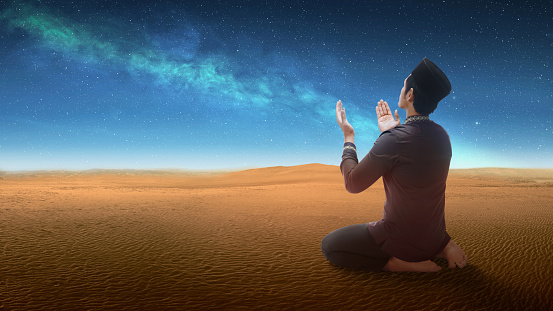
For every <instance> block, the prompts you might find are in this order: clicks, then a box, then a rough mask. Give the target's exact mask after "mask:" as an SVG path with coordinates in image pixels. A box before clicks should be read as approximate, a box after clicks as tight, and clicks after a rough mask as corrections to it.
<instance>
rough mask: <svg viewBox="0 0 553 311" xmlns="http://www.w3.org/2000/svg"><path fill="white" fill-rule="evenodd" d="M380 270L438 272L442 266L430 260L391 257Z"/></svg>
mask: <svg viewBox="0 0 553 311" xmlns="http://www.w3.org/2000/svg"><path fill="white" fill-rule="evenodd" d="M382 270H384V271H391V272H438V271H440V270H442V267H440V266H438V265H437V264H436V263H435V262H433V261H430V260H426V261H419V262H408V261H403V260H401V259H397V258H395V257H392V258H390V260H388V263H387V264H386V266H384V268H383V269H382Z"/></svg>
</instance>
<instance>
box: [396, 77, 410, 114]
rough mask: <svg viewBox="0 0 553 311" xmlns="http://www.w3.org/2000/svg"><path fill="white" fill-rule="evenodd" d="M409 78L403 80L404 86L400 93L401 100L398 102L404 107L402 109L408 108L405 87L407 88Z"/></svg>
mask: <svg viewBox="0 0 553 311" xmlns="http://www.w3.org/2000/svg"><path fill="white" fill-rule="evenodd" d="M409 76H411V75H409ZM409 76H407V78H409ZM407 78H405V80H403V88H402V89H401V94H399V102H398V104H397V105H398V106H399V108H402V109H406V108H407V104H408V102H407V99H406V98H405V89H406V88H407Z"/></svg>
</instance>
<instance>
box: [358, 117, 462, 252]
mask: <svg viewBox="0 0 553 311" xmlns="http://www.w3.org/2000/svg"><path fill="white" fill-rule="evenodd" d="M369 154H371V157H375V158H379V159H380V160H381V161H382V159H388V161H390V162H391V166H390V168H389V169H388V170H387V171H386V172H385V173H384V174H383V175H382V178H383V183H384V189H385V192H386V202H385V204H384V215H383V219H382V220H380V221H377V222H373V223H370V224H369V230H370V231H371V234H372V235H373V236H374V238H375V241H376V242H377V243H379V244H380V243H382V250H384V251H386V252H388V253H390V254H391V255H393V256H395V257H397V258H399V259H402V260H406V261H421V260H427V259H430V258H432V257H433V256H435V255H436V254H437V253H439V252H440V251H441V250H442V249H443V248H444V247H445V245H447V243H448V242H449V239H450V238H449V235H448V234H447V232H446V230H445V217H444V207H445V189H446V180H447V175H448V172H449V163H450V160H451V143H450V140H449V135H448V134H447V132H446V131H445V130H444V129H443V128H442V127H441V126H440V125H439V124H436V123H434V122H433V121H430V120H422V121H411V122H409V123H407V124H401V125H399V126H397V127H395V128H393V129H390V130H387V131H385V132H383V133H382V134H381V135H380V137H379V138H378V139H377V141H376V142H375V144H374V146H373V148H372V149H371V151H370V152H369Z"/></svg>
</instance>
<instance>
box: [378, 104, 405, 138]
mask: <svg viewBox="0 0 553 311" xmlns="http://www.w3.org/2000/svg"><path fill="white" fill-rule="evenodd" d="M376 116H377V118H378V128H379V129H380V131H381V132H384V131H386V130H389V129H391V128H394V127H396V126H398V125H399V124H400V123H401V122H400V121H399V115H398V113H397V110H396V117H397V120H396V119H395V118H394V117H393V116H392V111H390V107H388V103H387V102H385V101H383V100H381V101H379V102H378V106H376Z"/></svg>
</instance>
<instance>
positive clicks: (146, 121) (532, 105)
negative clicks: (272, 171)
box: [0, 0, 553, 171]
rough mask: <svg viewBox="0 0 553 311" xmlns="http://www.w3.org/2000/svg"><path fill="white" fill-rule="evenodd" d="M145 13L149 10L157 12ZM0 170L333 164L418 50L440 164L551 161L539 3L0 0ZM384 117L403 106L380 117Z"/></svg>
mask: <svg viewBox="0 0 553 311" xmlns="http://www.w3.org/2000/svg"><path fill="white" fill-rule="evenodd" d="M157 2H159V3H157ZM0 10H1V13H0V70H1V71H2V73H1V74H0V103H1V107H2V111H1V112H0V170H3V171H19V170H60V169H63V170H86V169H96V168H103V169H165V168H176V169H189V170H209V169H245V168H254V167H266V166H280V165H283V166H289V165H300V164H308V163H323V164H332V165H339V164H340V161H341V154H342V145H343V134H342V132H341V131H340V128H339V127H338V124H337V123H336V116H335V106H336V101H337V100H338V99H341V100H342V102H343V104H344V107H345V108H346V111H347V116H348V120H349V121H350V123H351V124H352V125H353V127H354V128H355V131H356V137H355V142H356V145H357V149H358V153H359V156H360V158H361V157H363V156H364V155H365V154H366V153H367V152H368V151H369V150H370V148H371V147H372V145H373V143H374V141H375V140H376V139H377V138H378V136H379V135H380V131H379V129H378V126H377V121H376V115H375V112H374V107H375V106H376V104H377V102H378V101H379V100H380V99H384V100H386V101H388V103H389V105H390V108H391V109H392V111H393V110H395V109H398V107H397V102H398V98H399V93H400V91H401V88H402V87H403V80H404V79H405V78H406V77H407V76H408V75H409V74H410V72H411V71H412V69H413V68H415V66H416V65H417V64H418V63H419V62H420V61H421V60H422V58H423V57H427V58H429V59H430V60H432V61H433V62H435V63H436V64H437V65H438V66H439V67H440V68H441V69H442V70H443V71H444V72H445V73H446V75H447V76H448V77H449V79H450V81H451V84H452V87H453V90H452V93H451V94H450V95H449V96H447V97H446V98H445V99H443V100H442V101H441V102H440V103H439V105H438V108H437V109H436V111H435V112H434V113H433V114H431V115H430V118H431V119H432V120H434V121H435V122H436V123H438V124H440V125H442V126H443V127H444V129H446V131H447V132H448V133H449V136H450V139H451V143H452V149H453V157H452V161H451V168H471V167H490V166H491V167H520V168H522V167H525V168H537V167H540V168H552V167H553V161H551V160H552V159H553V156H552V154H553V153H552V152H553V123H552V120H551V119H552V116H553V4H551V2H549V1H535V2H531V1H494V2H486V1H286V0H285V1H240V0H238V1H220V2H218V1H204V0H202V1H134V0H133V1H128V0H122V1H113V0H110V1H79V0H75V1H4V2H2V3H1V4H0ZM398 112H399V115H400V119H401V120H402V123H403V121H404V119H405V116H406V115H405V111H404V110H402V109H398Z"/></svg>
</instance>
